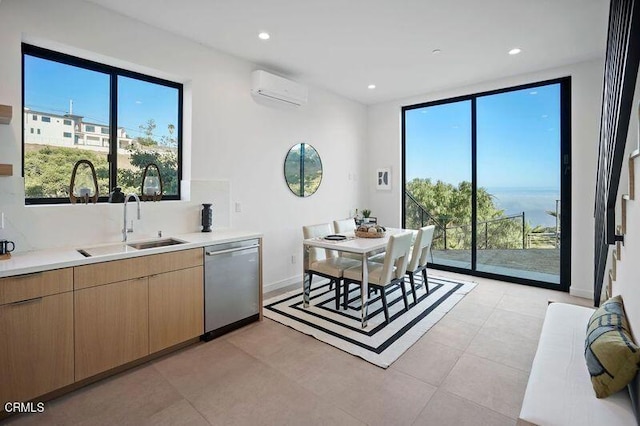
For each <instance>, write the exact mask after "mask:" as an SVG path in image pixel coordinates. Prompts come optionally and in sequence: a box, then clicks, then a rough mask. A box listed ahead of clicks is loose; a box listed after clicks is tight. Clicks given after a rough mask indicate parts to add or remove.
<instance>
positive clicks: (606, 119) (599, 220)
mask: <svg viewBox="0 0 640 426" xmlns="http://www.w3.org/2000/svg"><path fill="white" fill-rule="evenodd" d="M639 4H640V0H611V7H610V9H609V32H608V35H607V54H606V58H605V67H604V87H603V93H602V113H601V119H600V146H599V153H598V173H597V178H596V198H595V200H596V201H595V270H594V281H595V282H594V294H593V296H594V304H595V305H596V306H598V305H599V304H600V294H601V292H602V284H603V281H604V275H605V269H606V263H607V255H608V253H609V245H611V244H614V243H615V241H616V238H617V237H616V233H615V207H616V200H617V198H618V197H617V194H618V184H619V181H620V173H621V170H622V161H623V156H624V148H625V144H626V140H627V132H628V130H629V120H630V118H631V111H632V107H633V93H634V89H635V85H636V78H637V75H638V62H639V59H640V16H639V15H640V10H639V9H640V7H639ZM618 238H619V237H618Z"/></svg>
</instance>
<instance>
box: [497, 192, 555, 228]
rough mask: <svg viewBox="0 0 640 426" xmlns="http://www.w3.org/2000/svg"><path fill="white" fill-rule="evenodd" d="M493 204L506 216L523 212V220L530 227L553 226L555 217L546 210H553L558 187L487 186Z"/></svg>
mask: <svg viewBox="0 0 640 426" xmlns="http://www.w3.org/2000/svg"><path fill="white" fill-rule="evenodd" d="M486 189H487V191H488V192H489V193H490V194H491V195H493V197H494V203H495V205H496V206H497V207H498V208H500V209H502V210H504V214H505V215H506V216H511V215H514V214H520V213H522V212H525V220H526V221H527V222H529V224H530V225H531V226H532V227H535V226H537V225H542V226H545V227H546V226H555V225H556V219H555V217H553V216H551V215H550V214H548V213H546V211H547V210H550V211H555V209H556V200H559V199H560V189H559V188H499V187H493V188H491V187H488V188H486Z"/></svg>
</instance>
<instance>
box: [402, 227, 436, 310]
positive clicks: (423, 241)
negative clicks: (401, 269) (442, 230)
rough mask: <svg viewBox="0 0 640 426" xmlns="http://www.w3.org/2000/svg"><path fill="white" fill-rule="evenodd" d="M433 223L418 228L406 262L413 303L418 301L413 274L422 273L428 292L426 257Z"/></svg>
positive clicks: (429, 248) (429, 247) (433, 229)
mask: <svg viewBox="0 0 640 426" xmlns="http://www.w3.org/2000/svg"><path fill="white" fill-rule="evenodd" d="M435 228H436V227H435V226H434V225H429V226H425V227H423V228H420V229H419V230H418V235H417V236H416V240H415V242H414V243H413V248H412V249H411V258H410V259H409V263H408V264H407V271H406V273H407V275H409V283H410V284H411V292H412V293H413V304H414V305H415V304H417V303H418V298H417V296H416V283H415V279H414V276H415V274H419V273H422V279H423V281H424V288H425V290H426V292H427V294H429V282H428V280H427V257H428V256H429V252H430V251H431V242H432V241H433V232H434V231H435Z"/></svg>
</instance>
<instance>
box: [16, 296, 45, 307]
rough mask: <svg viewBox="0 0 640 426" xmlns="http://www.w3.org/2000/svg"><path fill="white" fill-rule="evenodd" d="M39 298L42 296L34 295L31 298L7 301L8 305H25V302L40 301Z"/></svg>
mask: <svg viewBox="0 0 640 426" xmlns="http://www.w3.org/2000/svg"><path fill="white" fill-rule="evenodd" d="M41 300H42V296H40V297H34V298H33V299H27V300H21V301H19V302H13V303H9V304H8V306H19V305H26V304H27V303H34V302H40V301H41Z"/></svg>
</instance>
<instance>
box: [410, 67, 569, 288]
mask: <svg viewBox="0 0 640 426" xmlns="http://www.w3.org/2000/svg"><path fill="white" fill-rule="evenodd" d="M569 85H570V80H569V79H568V78H567V79H560V80H554V81H548V82H543V83H538V84H532V85H527V86H520V87H517V88H509V89H505V90H501V91H495V92H490V93H480V94H475V95H470V96H466V97H461V98H456V99H448V100H444V101H438V102H431V103H426V104H421V105H413V106H409V107H405V108H403V117H402V118H403V160H404V167H403V173H404V226H405V227H407V228H413V229H417V228H419V227H421V226H424V225H427V224H433V225H435V227H436V234H435V238H434V243H433V248H432V256H431V266H432V267H435V268H441V269H447V270H452V271H458V272H466V273H471V274H473V275H480V276H488V277H495V278H502V279H509V280H511V281H515V282H521V283H526V284H533V285H540V286H546V287H550V288H556V289H564V290H566V289H568V285H569V279H570V270H569V263H570V262H569V256H570V246H569V241H570V240H569V238H570V227H569V224H570V127H569V126H570V124H569V120H570V86H569Z"/></svg>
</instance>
